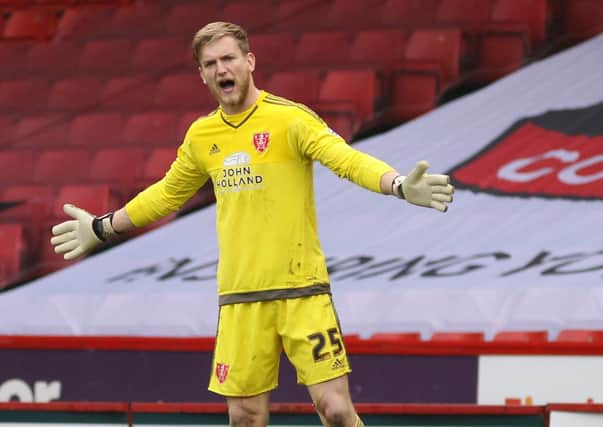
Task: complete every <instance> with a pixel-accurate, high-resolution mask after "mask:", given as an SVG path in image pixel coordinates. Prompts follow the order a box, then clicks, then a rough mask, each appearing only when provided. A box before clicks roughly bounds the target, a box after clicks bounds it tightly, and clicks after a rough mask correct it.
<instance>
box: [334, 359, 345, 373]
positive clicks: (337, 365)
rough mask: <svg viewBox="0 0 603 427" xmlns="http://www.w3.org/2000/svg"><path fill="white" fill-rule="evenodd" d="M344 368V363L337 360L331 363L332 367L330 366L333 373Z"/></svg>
mask: <svg viewBox="0 0 603 427" xmlns="http://www.w3.org/2000/svg"><path fill="white" fill-rule="evenodd" d="M343 368H345V363H343V362H342V361H341V359H339V358H337V359H335V361H334V362H333V365H332V366H331V370H333V371H335V370H337V369H343Z"/></svg>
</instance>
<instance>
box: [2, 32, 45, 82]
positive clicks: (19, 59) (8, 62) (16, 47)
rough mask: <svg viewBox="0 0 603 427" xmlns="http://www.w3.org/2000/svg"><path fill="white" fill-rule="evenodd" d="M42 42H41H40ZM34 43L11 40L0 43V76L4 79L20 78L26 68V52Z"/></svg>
mask: <svg viewBox="0 0 603 427" xmlns="http://www.w3.org/2000/svg"><path fill="white" fill-rule="evenodd" d="M41 44H42V43H41ZM36 45H37V44H36V43H31V42H29V41H23V42H19V41H11V42H10V43H9V42H2V43H0V64H2V66H1V67H0V77H2V80H4V79H13V78H15V79H16V78H21V77H22V76H23V72H24V70H26V69H27V61H26V57H27V52H28V51H29V49H30V48H31V46H36Z"/></svg>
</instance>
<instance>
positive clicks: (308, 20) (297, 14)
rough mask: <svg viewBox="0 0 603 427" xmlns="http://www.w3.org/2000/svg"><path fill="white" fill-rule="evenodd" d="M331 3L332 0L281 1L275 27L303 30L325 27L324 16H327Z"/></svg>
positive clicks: (295, 30)
mask: <svg viewBox="0 0 603 427" xmlns="http://www.w3.org/2000/svg"><path fill="white" fill-rule="evenodd" d="M329 5H330V2H327V1H316V0H298V1H280V2H278V6H277V10H276V19H275V22H274V26H273V28H274V29H275V30H279V31H281V30H282V31H293V32H303V31H312V30H316V29H319V28H321V27H324V26H325V25H324V23H323V19H322V17H324V16H327V13H328V11H329ZM317 18H318V19H317Z"/></svg>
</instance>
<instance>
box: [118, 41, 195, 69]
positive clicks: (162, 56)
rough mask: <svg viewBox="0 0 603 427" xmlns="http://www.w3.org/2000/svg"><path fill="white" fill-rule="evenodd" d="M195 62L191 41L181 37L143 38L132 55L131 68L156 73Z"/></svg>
mask: <svg viewBox="0 0 603 427" xmlns="http://www.w3.org/2000/svg"><path fill="white" fill-rule="evenodd" d="M192 64H193V56H192V54H191V48H190V45H189V43H185V42H184V41H183V40H182V39H179V38H160V39H144V40H141V41H140V42H139V43H138V45H137V46H136V48H135V49H134V53H133V55H132V61H131V63H130V69H131V70H132V71H134V72H137V73H141V74H143V73H145V72H146V73H156V72H159V71H162V70H170V69H173V68H175V67H182V66H184V65H186V66H188V68H190V66H191V65H192Z"/></svg>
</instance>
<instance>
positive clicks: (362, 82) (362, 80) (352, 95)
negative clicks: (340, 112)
mask: <svg viewBox="0 0 603 427" xmlns="http://www.w3.org/2000/svg"><path fill="white" fill-rule="evenodd" d="M381 95H382V91H381V85H380V81H379V78H378V75H377V72H376V71H375V70H370V69H362V70H341V71H330V72H328V73H327V75H326V76H325V79H324V81H323V83H322V86H321V88H320V93H319V100H320V102H341V101H348V102H351V103H352V104H353V105H354V107H355V109H356V112H357V114H358V117H359V118H360V120H361V121H362V122H366V121H369V120H371V119H373V116H374V114H375V112H376V110H377V104H378V102H379V101H380V97H381Z"/></svg>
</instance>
